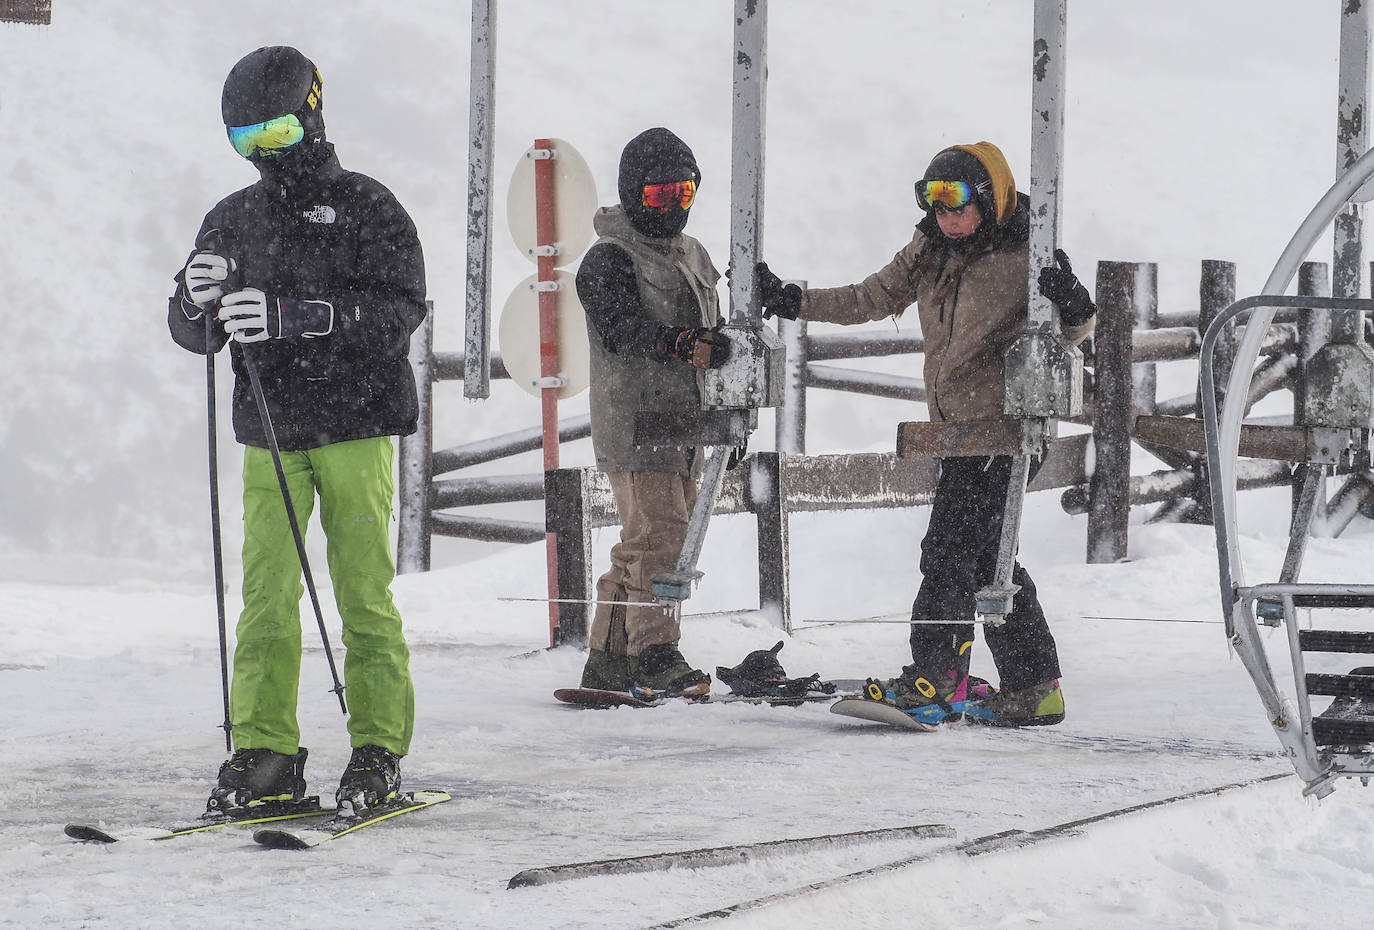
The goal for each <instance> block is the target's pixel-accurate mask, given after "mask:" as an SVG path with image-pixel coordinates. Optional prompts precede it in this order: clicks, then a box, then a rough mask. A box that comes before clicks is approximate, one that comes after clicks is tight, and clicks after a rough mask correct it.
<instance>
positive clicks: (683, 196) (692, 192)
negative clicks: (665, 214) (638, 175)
mask: <svg viewBox="0 0 1374 930" xmlns="http://www.w3.org/2000/svg"><path fill="white" fill-rule="evenodd" d="M696 199H697V182H696V181H669V182H668V183H667V184H645V185H644V193H643V194H642V195H641V198H640V203H642V204H643V205H644V206H646V207H648V208H649V209H651V210H667V209H669V208H670V207H681V208H682V209H684V210H686V209H687V208H688V207H690V206H691V205H692V201H694V200H696Z"/></svg>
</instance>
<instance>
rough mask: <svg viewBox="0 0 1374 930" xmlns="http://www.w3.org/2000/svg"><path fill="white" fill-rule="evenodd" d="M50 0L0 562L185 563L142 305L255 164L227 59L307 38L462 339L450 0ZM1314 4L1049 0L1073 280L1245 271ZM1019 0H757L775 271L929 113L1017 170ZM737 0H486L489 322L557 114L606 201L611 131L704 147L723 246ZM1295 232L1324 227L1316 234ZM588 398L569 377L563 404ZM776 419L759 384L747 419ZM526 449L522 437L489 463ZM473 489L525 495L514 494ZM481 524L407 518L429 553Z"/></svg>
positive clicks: (442, 332)
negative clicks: (493, 219)
mask: <svg viewBox="0 0 1374 930" xmlns="http://www.w3.org/2000/svg"><path fill="white" fill-rule="evenodd" d="M54 6H55V9H54V12H53V23H52V25H51V26H49V27H44V28H35V27H23V26H0V178H3V180H0V230H3V236H4V239H3V248H0V321H2V322H3V334H4V341H3V346H4V351H3V357H2V358H0V575H3V576H5V577H32V578H59V579H61V578H70V579H71V580H81V579H83V578H94V577H96V576H97V575H101V576H104V575H108V576H111V577H119V576H121V575H122V574H124V573H126V572H132V571H138V572H154V573H157V574H165V573H171V574H176V575H181V576H184V577H186V578H193V577H196V576H201V575H203V576H204V577H205V578H208V577H209V572H210V569H209V564H210V563H209V550H210V547H209V533H208V519H207V516H206V512H207V494H206V455H207V450H206V430H205V410H204V408H205V386H204V361H203V359H202V358H201V357H199V356H194V355H191V354H190V353H186V352H184V351H182V350H181V349H179V348H177V347H176V346H175V345H174V344H173V343H172V342H171V340H170V338H169V337H168V335H167V331H166V324H165V312H166V299H167V296H168V294H169V293H170V291H171V287H172V282H171V276H172V275H173V274H174V273H175V272H177V271H178V270H179V268H180V266H181V264H182V263H183V261H184V260H185V257H186V255H187V253H188V251H189V249H190V247H191V244H192V237H193V236H194V234H195V232H196V229H197V228H198V224H199V222H200V219H201V217H202V216H203V214H204V213H205V211H207V210H208V209H209V208H210V207H211V206H212V205H213V204H214V203H215V202H216V201H217V200H218V199H220V198H221V197H223V196H224V195H225V194H227V193H229V192H231V191H233V190H235V189H237V188H240V187H243V186H246V185H248V184H250V183H252V182H253V181H254V180H255V179H256V172H255V171H254V170H253V169H252V167H251V166H250V165H249V164H248V163H247V162H245V161H244V160H243V159H241V158H239V157H238V156H237V155H236V154H235V153H234V151H233V150H232V148H230V146H229V145H228V143H227V141H226V139H225V136H224V130H223V126H222V124H221V122H220V117H219V95H220V88H221V85H222V82H223V78H224V75H225V74H226V73H227V72H228V70H229V68H230V67H231V66H232V65H233V64H234V62H235V61H237V60H238V59H239V58H240V57H241V56H242V55H244V54H246V53H247V52H249V51H251V50H252V49H254V48H257V47H259V46H262V45H272V44H290V45H295V46H297V47H298V48H300V49H301V50H302V51H303V52H304V53H305V54H306V55H308V56H309V57H311V58H312V59H313V60H314V61H315V63H316V64H317V65H318V67H319V68H320V71H321V72H322V74H323V77H324V116H325V121H326V125H327V127H328V134H329V138H330V140H331V141H333V142H334V143H335V144H336V145H337V147H338V152H339V156H340V159H341V161H342V163H343V164H344V166H345V167H347V168H350V169H354V170H358V171H362V172H364V173H367V174H371V175H373V176H375V177H376V178H378V179H379V180H380V181H382V182H383V183H384V184H386V185H387V186H388V187H390V188H391V189H392V190H393V191H394V192H395V193H396V195H397V196H398V198H399V199H400V201H401V202H402V204H404V205H405V206H406V207H407V209H408V210H409V211H410V213H411V215H412V216H413V217H414V219H415V221H416V224H417V225H418V227H419V231H420V237H421V241H422V243H423V246H424V250H425V256H426V261H427V267H428V283H429V297H430V299H431V300H433V301H434V303H435V307H436V317H437V337H436V343H435V345H436V350H438V351H458V350H460V349H461V347H462V313H463V300H464V263H465V261H466V240H465V232H464V230H465V217H464V214H465V208H466V196H467V194H466V176H467V130H468V125H467V123H468V98H467V92H468V50H469V30H470V7H469V5H468V4H467V3H462V2H438V0H414V2H409V3H405V4H394V3H387V2H380V0H379V2H367V0H353V2H336V3H331V4H327V5H321V4H318V3H309V4H307V3H297V2H276V0H274V2H268V0H235V2H220V3H214V2H204V0H201V2H173V0H142V2H140V3H138V4H112V3H99V2H95V0H58V2H57V3H56V4H55V5H54ZM1339 6H1340V5H1339V3H1338V2H1337V0H1327V2H1322V3H1303V4H1294V3H1285V2H1277V0H1270V2H1212V3H1197V2H1177V0H1151V2H1144V0H1139V2H1120V3H1112V4H1094V3H1073V4H1070V10H1069V19H1068V54H1069V66H1068V98H1067V105H1066V132H1067V136H1066V157H1065V177H1064V185H1063V194H1064V197H1063V212H1062V222H1063V230H1062V240H1063V245H1064V247H1065V248H1066V249H1067V250H1068V252H1069V254H1070V255H1071V256H1072V258H1073V261H1074V266H1075V269H1076V270H1077V271H1078V273H1079V274H1080V276H1081V277H1082V278H1083V279H1084V280H1085V281H1086V282H1087V283H1088V284H1089V286H1090V287H1091V286H1092V283H1093V276H1094V269H1095V264H1096V262H1097V261H1099V260H1126V261H1155V262H1159V263H1160V273H1159V281H1160V290H1161V310H1163V311H1165V312H1177V311H1180V310H1182V309H1185V308H1190V307H1195V306H1196V301H1197V277H1198V263H1199V261H1200V260H1201V259H1204V258H1220V259H1229V260H1233V261H1236V262H1238V263H1239V280H1238V293H1239V295H1241V296H1244V295H1246V294H1250V293H1254V292H1255V291H1256V290H1257V289H1258V287H1259V286H1260V285H1261V284H1262V282H1263V280H1264V278H1265V277H1266V276H1267V274H1268V272H1269V270H1270V268H1271V266H1272V264H1273V262H1274V261H1275V260H1276V258H1277V256H1278V254H1279V252H1280V251H1281V249H1282V247H1283V246H1284V244H1285V243H1286V242H1287V240H1288V237H1289V236H1290V235H1291V234H1292V231H1293V230H1294V229H1295V228H1296V226H1297V224H1298V222H1299V221H1300V220H1301V218H1302V217H1303V215H1305V213H1306V211H1307V210H1308V209H1309V208H1310V207H1311V205H1312V204H1313V203H1314V202H1315V201H1316V199H1317V198H1318V197H1319V196H1320V195H1321V193H1322V192H1323V191H1325V189H1326V188H1327V187H1328V186H1329V184H1330V183H1331V181H1332V179H1333V178H1334V175H1335V144H1334V143H1335V114H1336V63H1337V39H1338V31H1339ZM1031 9H1032V5H1031V3H1030V2H1029V0H982V2H967V0H965V2H959V3H927V2H910V3H892V2H878V0H852V2H849V3H845V4H833V3H828V2H821V0H788V2H777V3H773V4H770V9H769V25H770V32H769V50H768V55H769V84H768V98H767V107H768V109H767V143H766V145H767V153H766V154H767V175H766V183H767V186H766V201H765V202H766V213H765V227H764V244H765V248H764V254H765V257H766V258H767V260H768V261H769V262H770V264H771V265H772V266H773V268H774V269H775V270H776V271H777V272H778V273H779V274H781V275H783V276H784V277H789V278H802V279H806V280H808V281H809V282H811V283H812V284H814V285H817V286H827V285H835V284H843V283H848V282H851V281H855V280H858V279H860V278H862V277H863V276H864V275H866V274H868V273H870V272H872V271H874V270H876V269H877V268H879V267H881V266H882V265H883V264H885V263H886V262H887V261H888V259H889V258H890V257H891V256H892V255H893V254H894V253H895V252H896V251H897V250H898V249H899V248H900V247H901V246H902V245H903V244H904V243H905V242H906V241H907V240H908V238H909V236H910V232H911V228H912V226H913V224H914V222H915V220H916V219H917V218H918V216H917V210H916V207H915V204H914V202H913V198H912V182H913V180H914V179H915V178H916V177H918V176H919V174H920V172H921V171H922V170H923V169H924V167H925V165H926V163H927V162H928V161H929V159H930V156H931V155H932V154H933V153H934V152H935V151H937V150H938V149H940V148H942V147H944V146H946V145H949V144H953V143H960V142H972V141H977V140H980V139H988V140H990V141H993V142H995V143H997V144H998V145H999V146H1001V147H1002V148H1003V150H1004V151H1005V152H1006V153H1007V156H1008V158H1009V160H1010V162H1011V165H1012V168H1013V171H1014V172H1015V173H1016V177H1017V180H1018V182H1019V186H1020V187H1021V189H1022V190H1025V189H1026V187H1027V181H1028V177H1027V175H1028V159H1029V133H1030V128H1029V115H1028V110H1029V103H1030V84H1029V69H1030V39H1031ZM732 19H733V16H732V4H731V3H730V2H729V0H692V2H675V3H674V2H646V0H636V2H633V3H631V2H629V0H579V2H577V3H569V4H550V3H547V2H536V0H502V2H501V3H500V4H499V9H498V25H497V65H498V72H497V77H496V93H497V105H496V151H495V175H496V176H495V185H494V206H495V207H496V208H497V209H496V211H495V212H496V214H497V216H498V220H499V222H500V226H498V228H497V229H496V230H495V232H494V239H493V241H494V248H493V261H494V274H493V287H492V297H491V300H492V306H493V316H494V319H493V332H494V331H495V328H496V319H495V317H496V316H497V315H498V314H499V312H500V309H501V306H502V305H503V303H504V301H505V299H506V296H507V295H508V294H509V293H510V291H511V289H512V288H513V287H514V286H515V284H516V283H517V282H518V281H520V280H521V279H522V278H524V277H525V276H526V275H528V274H529V273H530V272H531V270H532V268H531V266H530V264H529V263H528V262H527V261H526V260H525V259H524V257H523V256H522V255H520V254H519V253H518V252H517V251H516V249H515V247H514V245H513V244H512V243H511V240H510V237H509V235H508V234H507V231H506V230H505V229H504V228H503V227H504V212H505V210H504V207H505V196H506V190H507V186H508V182H509V178H510V175H511V172H512V171H513V169H514V167H515V164H516V163H517V161H518V160H519V158H520V156H521V153H522V152H523V151H524V149H525V148H527V147H528V146H529V145H530V143H531V142H532V140H533V139H534V138H536V137H540V136H555V137H559V138H562V139H565V140H567V141H569V142H571V143H572V144H573V145H574V146H576V147H577V148H578V149H579V151H580V152H581V153H582V155H583V156H584V157H585V158H586V160H587V161H588V162H589V164H590V165H591V167H592V170H593V172H594V173H595V176H596V181H597V185H598V191H599V194H600V199H601V201H602V202H603V203H611V202H614V200H615V193H614V191H615V171H616V163H617V160H618V157H619V152H620V149H621V147H622V146H623V145H624V143H625V142H626V141H627V140H628V139H629V138H631V137H632V136H633V135H635V134H636V133H638V132H640V131H641V130H643V129H645V128H648V127H650V126H655V125H663V126H667V127H669V128H670V129H672V130H673V131H674V132H676V133H677V134H678V135H680V136H681V137H682V138H683V139H684V140H686V141H687V142H688V144H689V145H691V146H692V147H693V149H694V150H695V153H696V155H697V158H698V161H699V162H700V164H701V166H702V171H703V175H704V178H703V183H702V187H701V193H700V195H699V197H698V200H697V205H696V206H695V208H694V209H693V216H692V220H691V223H690V224H689V226H688V230H687V231H688V232H689V233H691V234H693V235H695V236H697V237H698V238H700V239H701V240H702V241H703V242H704V243H705V245H706V247H707V249H708V250H709V251H710V253H711V254H712V255H713V256H714V257H715V259H716V262H717V264H718V265H719V266H720V267H721V269H722V270H724V262H725V260H726V257H727V256H728V248H727V245H728V220H727V218H728V206H729V162H730V103H731V88H730V77H731V56H732V48H733V46H732ZM359 22H365V23H366V24H367V26H366V28H359V27H358V23H359ZM1312 258H1314V259H1316V260H1321V261H1329V260H1330V245H1329V238H1328V239H1327V240H1325V244H1324V245H1323V246H1321V247H1320V248H1319V249H1317V250H1315V251H1314V253H1313V255H1312ZM722 295H724V289H723V288H722ZM875 325H879V326H891V325H892V324H891V322H890V321H888V322H885V323H882V324H875ZM904 325H907V326H913V325H915V324H914V319H913V320H911V321H910V322H905V323H904ZM531 338H534V337H533V334H531ZM874 364H875V365H886V366H891V367H893V368H895V369H897V370H900V369H902V368H907V369H909V368H911V367H912V365H913V359H911V358H907V359H905V360H889V361H886V362H881V363H874ZM218 367H219V369H220V375H221V378H220V383H219V396H220V411H221V424H220V437H219V438H220V442H219V449H220V469H221V494H222V502H223V519H224V529H225V550H226V554H227V560H228V561H229V562H230V563H236V562H237V548H238V545H239V543H240V540H241V524H240V522H239V492H240V489H239V478H238V472H239V467H240V463H241V456H240V454H239V451H238V448H237V446H236V444H235V443H234V442H233V440H232V436H231V435H230V429H229V425H228V416H227V411H228V404H227V399H228V390H229V379H228V365H227V359H222V360H220V362H219V365H218ZM1167 367H1168V366H1166V368H1167ZM1192 371H1193V369H1192V368H1191V367H1190V368H1189V369H1188V370H1186V371H1183V372H1182V373H1181V374H1179V375H1178V377H1181V378H1183V379H1184V380H1187V379H1190V378H1191V377H1192ZM1167 377H1168V376H1167V375H1162V377H1161V381H1162V382H1163V381H1164V380H1165V379H1166V378H1167ZM435 397H436V423H435V444H436V447H440V448H442V447H445V446H448V445H453V444H455V443H459V442H464V441H468V440H471V439H475V438H480V437H483V436H489V435H493V434H496V433H500V432H505V431H507V430H510V429H513V428H517V427H520V426H533V425H535V424H537V422H538V402H537V401H536V400H535V399H534V398H533V397H531V396H530V395H528V394H526V393H524V392H523V391H520V390H519V389H517V388H516V387H514V386H513V385H511V384H510V383H509V382H506V381H494V382H493V385H492V398H491V399H490V400H487V401H483V402H472V401H467V400H465V399H463V397H462V388H461V384H460V383H457V382H446V383H443V384H440V385H437V386H436V391H435ZM585 405H586V399H585V395H583V396H582V397H579V398H576V399H573V400H570V401H566V402H564V403H563V404H562V406H561V412H562V414H563V415H564V416H568V415H571V414H574V413H578V412H581V411H583V410H585ZM923 414H924V410H923V408H921V407H920V406H919V405H912V404H909V403H902V402H898V401H886V400H878V399H874V398H862V399H858V398H855V397H853V396H849V395H841V394H833V393H828V392H812V397H811V399H810V410H809V419H810V424H811V427H810V431H809V435H808V451H811V452H833V451H841V450H878V449H882V450H889V449H891V448H892V443H893V423H895V422H896V421H897V420H901V419H914V418H919V417H921V416H922V415H923ZM771 444H772V420H771V416H769V415H767V414H765V415H764V417H762V418H761V429H760V430H759V432H758V433H757V434H756V435H755V438H754V441H753V446H752V447H753V448H755V449H767V448H771ZM563 460H564V463H565V464H574V465H575V464H586V463H588V462H589V461H590V449H589V443H587V442H585V441H583V442H580V443H577V444H574V445H571V446H567V447H565V448H564V451H563ZM538 468H539V464H538V455H537V453H535V454H532V455H528V456H524V457H522V458H520V459H517V460H515V461H514V462H506V463H501V464H498V465H495V466H491V467H489V468H487V469H485V470H486V471H516V472H528V471H536V470H538ZM489 512H491V513H495V514H498V515H507V516H519V517H521V518H525V519H537V515H538V513H539V512H540V509H539V505H537V504H526V505H515V506H514V507H507V508H506V509H504V510H502V509H499V508H497V509H492V510H490V511H489ZM311 535H312V536H317V535H318V534H311ZM315 544H318V541H316V543H315ZM489 548H490V547H489V546H488V547H479V546H478V545H477V544H472V543H465V542H459V541H455V540H449V539H442V538H436V539H435V542H434V562H435V566H436V567H441V566H443V565H446V564H455V563H457V562H459V561H462V560H465V559H467V558H470V557H472V556H473V555H474V554H475V553H477V552H479V551H485V550H489Z"/></svg>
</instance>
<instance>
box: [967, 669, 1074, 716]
mask: <svg viewBox="0 0 1374 930" xmlns="http://www.w3.org/2000/svg"><path fill="white" fill-rule="evenodd" d="M970 705H971V706H970V713H969V715H968V718H969V720H970V721H971V722H973V723H982V724H986V725H988V726H994V727H1049V726H1054V725H1055V724H1056V723H1063V721H1064V692H1063V691H1061V690H1059V679H1058V678H1055V679H1053V680H1051V681H1042V682H1040V684H1038V685H1031V686H1030V687H1029V688H1022V689H1020V690H1019V691H999V692H998V693H996V694H994V695H993V696H992V697H989V698H986V699H983V700H976V701H971V702H970Z"/></svg>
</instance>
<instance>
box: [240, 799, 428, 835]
mask: <svg viewBox="0 0 1374 930" xmlns="http://www.w3.org/2000/svg"><path fill="white" fill-rule="evenodd" d="M451 798H452V796H451V795H449V794H448V792H446V791H413V792H406V793H404V794H401V795H398V796H397V797H396V798H395V799H394V800H391V801H388V802H386V803H385V804H380V805H378V806H376V807H373V808H370V809H368V811H367V812H366V813H364V814H360V815H359V814H336V815H335V816H334V817H333V818H332V819H330V820H328V821H326V822H325V823H322V824H320V825H319V827H317V828H315V829H302V830H288V829H279V828H275V827H268V828H266V829H262V830H256V831H254V833H253V841H254V842H255V843H258V844H260V845H262V846H268V847H271V848H273V849H311V848H313V847H315V846H319V845H320V844H321V843H326V842H328V841H329V840H334V839H338V838H339V837H341V836H347V835H348V834H350V833H355V832H357V831H358V830H361V829H362V828H363V827H370V826H372V825H373V824H378V823H381V822H383V821H385V820H390V819H391V818H393V817H399V816H400V815H402V814H409V813H412V812H414V811H418V810H424V809H425V808H426V807H433V806H434V805H435V804H442V803H444V802H445V801H448V800H451Z"/></svg>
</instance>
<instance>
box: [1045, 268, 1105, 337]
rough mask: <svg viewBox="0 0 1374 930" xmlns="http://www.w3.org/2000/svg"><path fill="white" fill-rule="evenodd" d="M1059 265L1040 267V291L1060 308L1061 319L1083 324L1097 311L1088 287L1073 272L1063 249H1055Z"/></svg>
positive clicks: (1075, 324)
mask: <svg viewBox="0 0 1374 930" xmlns="http://www.w3.org/2000/svg"><path fill="white" fill-rule="evenodd" d="M1054 260H1055V262H1056V263H1057V264H1058V267H1055V266H1054V265H1046V266H1045V267H1044V268H1041V269H1040V277H1039V282H1038V283H1039V285H1040V293H1041V294H1042V295H1044V296H1045V298H1046V299H1048V300H1049V301H1050V303H1052V304H1054V305H1055V306H1056V307H1058V308H1059V319H1060V320H1062V321H1063V322H1065V323H1067V324H1068V325H1070V326H1082V325H1083V324H1084V323H1086V322H1088V321H1089V320H1091V319H1092V318H1093V314H1095V313H1097V307H1096V306H1095V305H1094V304H1093V299H1092V297H1091V296H1089V294H1088V289H1087V288H1086V287H1084V286H1083V282H1082V281H1080V280H1078V276H1077V275H1075V274H1074V273H1073V266H1071V265H1070V264H1069V256H1068V255H1066V254H1065V253H1064V250H1063V249H1055V250H1054Z"/></svg>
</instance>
